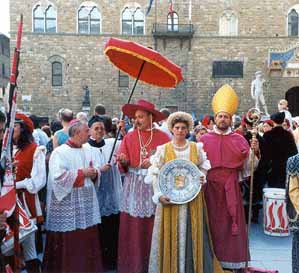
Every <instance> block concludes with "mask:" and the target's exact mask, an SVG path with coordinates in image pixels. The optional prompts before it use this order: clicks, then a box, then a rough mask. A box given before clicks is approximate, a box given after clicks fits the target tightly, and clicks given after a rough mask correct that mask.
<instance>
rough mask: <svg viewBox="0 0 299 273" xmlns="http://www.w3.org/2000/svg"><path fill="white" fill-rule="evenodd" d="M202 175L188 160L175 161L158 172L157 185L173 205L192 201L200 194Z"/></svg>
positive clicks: (168, 163)
mask: <svg viewBox="0 0 299 273" xmlns="http://www.w3.org/2000/svg"><path fill="white" fill-rule="evenodd" d="M201 176H204V174H203V173H202V172H201V171H200V170H199V169H198V167H197V166H196V165H195V164H194V163H192V162H191V161H189V160H185V159H175V160H171V161H169V162H167V163H166V164H165V165H164V166H163V167H162V168H161V170H160V173H159V176H158V185H159V188H160V191H161V192H162V194H163V195H165V196H167V197H169V198H170V202H171V203H174V204H185V203H188V202H190V201H192V200H193V199H194V198H195V197H196V196H197V195H198V193H199V192H200V190H201V184H200V177H201Z"/></svg>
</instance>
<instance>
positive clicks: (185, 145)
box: [172, 140, 189, 151]
mask: <svg viewBox="0 0 299 273" xmlns="http://www.w3.org/2000/svg"><path fill="white" fill-rule="evenodd" d="M172 145H173V148H174V149H175V150H177V151H185V150H186V149H188V147H189V141H188V140H186V143H185V144H184V145H183V146H178V145H176V144H175V143H174V141H172Z"/></svg>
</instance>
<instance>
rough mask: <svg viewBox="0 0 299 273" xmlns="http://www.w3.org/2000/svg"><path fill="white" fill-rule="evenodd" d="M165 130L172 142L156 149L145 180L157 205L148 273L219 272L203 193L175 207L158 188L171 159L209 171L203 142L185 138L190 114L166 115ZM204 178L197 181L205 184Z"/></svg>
mask: <svg viewBox="0 0 299 273" xmlns="http://www.w3.org/2000/svg"><path fill="white" fill-rule="evenodd" d="M167 123H168V127H169V129H170V131H171V132H172V134H173V136H174V137H173V140H172V141H170V142H168V143H166V144H164V145H162V146H158V148H157V151H156V153H155V154H154V155H153V156H152V157H151V163H152V165H151V167H150V168H149V173H148V176H147V178H146V182H147V183H153V187H154V196H153V201H154V202H155V203H156V204H157V210H156V214H155V223H154V231H153V237H152V246H151V255H150V265H149V272H150V273H158V272H160V273H169V272H172V273H216V272H217V273H218V272H223V271H222V269H221V266H220V264H219V262H218V260H217V259H216V257H215V255H214V252H213V247H212V242H211V240H210V236H209V227H208V218H207V211H206V208H205V203H204V198H203V191H201V192H200V193H199V194H198V195H197V196H196V197H195V198H194V199H193V200H192V201H190V202H188V203H186V204H182V205H176V204H172V203H171V200H170V199H169V197H167V196H164V195H163V194H162V193H161V192H160V190H159V187H158V185H157V177H158V174H159V170H160V169H161V167H162V166H163V165H164V164H165V163H167V162H168V161H171V160H174V159H187V160H190V161H192V162H193V163H194V164H196V165H197V166H198V167H199V169H200V170H201V172H202V173H203V174H206V172H207V171H208V170H209V169H210V167H211V166H210V162H209V160H208V159H207V156H206V153H205V152H204V149H203V144H202V143H200V142H199V143H194V142H190V141H188V140H187V139H186V136H187V134H188V132H189V130H191V129H192V128H193V120H192V117H191V115H189V114H187V113H184V112H176V113H173V114H171V115H170V116H169V118H168V120H167ZM205 181H206V180H205V175H204V176H202V177H201V178H200V182H201V183H202V184H204V183H205Z"/></svg>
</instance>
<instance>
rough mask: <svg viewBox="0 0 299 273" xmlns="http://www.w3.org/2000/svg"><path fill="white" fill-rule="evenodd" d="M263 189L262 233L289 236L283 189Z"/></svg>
mask: <svg viewBox="0 0 299 273" xmlns="http://www.w3.org/2000/svg"><path fill="white" fill-rule="evenodd" d="M263 191H264V204H263V205H264V233H265V234H267V235H271V236H279V237H283V236H289V235H290V231H289V221H288V217H287V210H286V197H285V190H284V189H277V188H266V189H264V190H263Z"/></svg>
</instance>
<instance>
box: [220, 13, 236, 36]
mask: <svg viewBox="0 0 299 273" xmlns="http://www.w3.org/2000/svg"><path fill="white" fill-rule="evenodd" d="M219 35H221V36H236V35H238V17H237V16H236V14H235V13H234V12H233V11H231V10H226V11H225V12H224V13H223V14H222V16H221V17H220V20H219Z"/></svg>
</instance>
